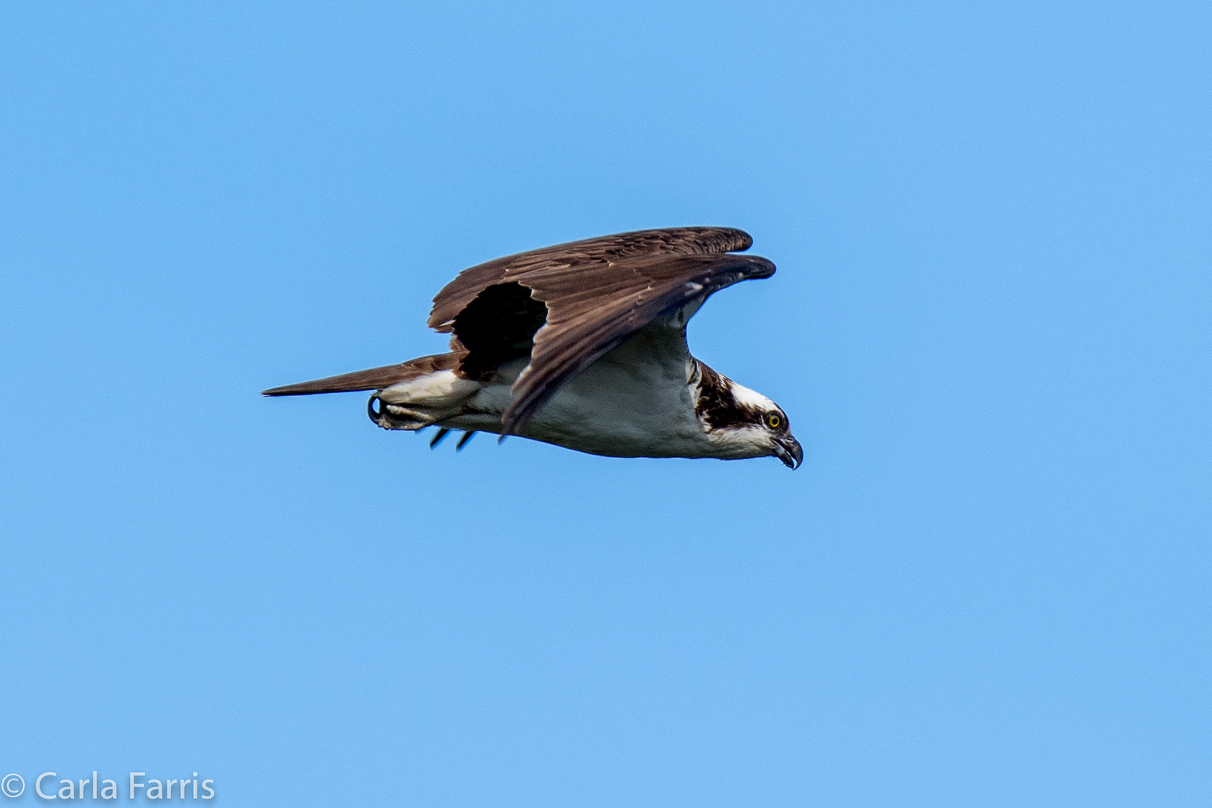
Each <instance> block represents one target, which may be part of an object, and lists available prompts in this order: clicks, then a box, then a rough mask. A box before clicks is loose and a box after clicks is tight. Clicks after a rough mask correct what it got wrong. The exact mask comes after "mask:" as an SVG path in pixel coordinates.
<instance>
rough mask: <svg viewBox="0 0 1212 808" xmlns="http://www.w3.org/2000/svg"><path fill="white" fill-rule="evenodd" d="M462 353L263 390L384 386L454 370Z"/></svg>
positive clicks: (301, 392) (302, 392)
mask: <svg viewBox="0 0 1212 808" xmlns="http://www.w3.org/2000/svg"><path fill="white" fill-rule="evenodd" d="M462 358H463V355H462V354H461V353H459V352H452V353H444V354H434V355H433V356H422V357H419V358H417V359H410V360H408V361H407V362H401V363H400V364H398V365H385V366H383V367H380V368H371V369H369V370H355V371H354V372H353V373H342V374H341V375H339V376H328V377H327V378H324V379H315V380H314V381H310V382H299V383H298V384H287V385H283V386H282V387H272V388H270V389H269V390H263V391H262V392H261V395H263V396H308V395H314V394H316V393H350V392H354V391H358V390H382V389H383V388H385V387H390V386H391V385H393V384H400V383H401V382H407V381H412V380H413V379H418V378H420V377H422V376H427V375H429V374H430V373H434V372H436V371H440V370H454V369H455V368H457V367H458V365H459V361H460V360H461V359H462Z"/></svg>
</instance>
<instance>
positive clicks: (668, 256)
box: [429, 227, 774, 434]
mask: <svg viewBox="0 0 1212 808" xmlns="http://www.w3.org/2000/svg"><path fill="white" fill-rule="evenodd" d="M750 244H752V239H751V238H750V237H749V235H748V234H746V233H744V232H742V231H740V230H731V229H728V228H712V227H697V228H691V227H687V228H677V229H671V230H645V231H640V232H635V233H622V234H619V235H615V236H604V237H601V238H595V239H588V240H586V241H577V242H572V243H570V244H561V245H557V246H555V247H546V248H544V249H541V250H535V251H533V252H528V253H521V254H519V255H513V256H509V257H507V258H499V259H497V260H495V261H490V262H488V263H486V264H480V265H479V266H475V267H472V268H470V269H468V270H465V271H464V272H463V273H461V274H460V275H459V276H458V277H457V278H455V280H454V281H452V282H451V283H450V284H448V285H447V286H446V287H445V288H444V289H443V290H442V291H441V292H439V293H438V296H437V297H436V298H434V307H433V311H432V313H431V314H430V318H429V324H430V326H431V327H433V328H435V329H437V330H438V331H447V332H449V331H453V332H454V334H455V338H456V341H457V342H458V343H459V344H460V346H462V347H465V349H466V350H467V351H468V354H467V356H466V357H465V358H464V360H463V361H462V363H461V365H460V369H461V370H463V371H464V372H465V373H467V374H468V375H471V376H473V377H474V376H476V375H477V374H480V373H483V372H485V370H486V369H488V368H490V367H494V366H495V365H496V364H498V363H500V362H501V361H503V360H507V359H509V358H514V357H522V356H526V355H527V354H529V359H530V361H529V364H528V366H527V368H526V369H525V371H523V373H522V375H521V376H519V378H518V380H517V381H516V382H515V383H514V386H513V393H514V403H513V404H512V405H511V406H510V408H509V409H508V410H507V411H506V413H505V416H504V419H503V420H504V433H505V434H508V433H509V432H512V431H514V430H515V429H516V428H517V427H518V426H519V425H520V424H521V423H523V422H524V421H525V420H526V419H528V418H529V417H531V416H532V415H534V413H535V412H537V411H538V409H539V408H540V407H542V406H543V404H544V403H545V402H546V401H547V400H548V399H549V398H550V397H551V396H552V394H554V393H555V391H556V390H558V389H559V387H560V385H561V384H563V383H564V382H566V381H567V380H568V379H569V378H571V377H572V376H573V375H575V374H576V373H578V372H580V371H581V370H583V369H584V368H585V367H587V366H588V365H590V364H592V363H593V362H595V361H597V360H598V359H599V358H600V357H601V356H602V355H603V354H605V353H606V352H608V351H610V350H611V349H613V348H615V347H617V346H618V345H619V344H620V343H622V342H623V341H624V340H626V339H627V338H628V337H630V336H631V335H632V334H634V333H635V332H636V331H638V330H639V329H641V328H643V327H644V326H646V325H648V324H650V323H652V322H653V321H654V320H656V319H658V318H660V317H661V316H663V315H665V314H667V313H670V312H672V311H675V310H677V309H679V308H681V307H682V306H685V305H686V304H688V303H691V302H693V301H695V300H700V299H702V298H705V297H706V296H708V295H710V294H711V293H712V292H715V291H717V290H719V289H722V288H724V287H725V286H729V285H731V284H733V283H736V282H738V281H741V280H745V279H747V278H765V277H769V276H770V275H771V274H773V273H774V264H772V263H770V262H769V261H767V260H766V259H765V258H758V257H756V256H742V255H733V254H728V250H743V249H747V248H748V247H749V245H750ZM535 301H539V302H540V303H541V304H543V305H539V304H536V303H535ZM532 345H533V347H532Z"/></svg>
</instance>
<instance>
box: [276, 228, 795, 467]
mask: <svg viewBox="0 0 1212 808" xmlns="http://www.w3.org/2000/svg"><path fill="white" fill-rule="evenodd" d="M752 244H753V239H752V238H750V237H749V234H748V233H744V232H742V231H740V230H734V229H731V228H722V227H679V228H671V229H666V230H641V231H637V232H634V233H619V234H617V235H613V236H602V237H599V238H592V239H586V240H584V241H574V242H570V243H568V244H559V245H556V246H554V247H544V248H543V249H539V250H533V251H530V252H524V253H519V254H517V255H511V256H507V257H505V258H498V259H496V260H494V261H489V262H487V263H484V264H479V265H478V266H474V267H471V268H470V269H466V270H464V271H463V272H461V273H460V274H459V275H458V277H456V278H455V279H454V280H453V281H451V282H450V283H448V284H447V285H446V287H445V288H443V289H442V291H440V292H438V296H437V297H435V298H434V301H433V309H432V311H431V312H430V315H429V326H430V328H433V329H435V330H436V331H439V332H444V333H449V334H451V335H452V337H451V340H450V350H449V351H448V352H447V353H442V354H436V355H433V356H423V357H420V358H419V359H412V360H409V361H407V362H403V363H401V364H398V365H388V366H386V367H379V368H372V369H370V370H360V371H356V372H354V373H346V374H343V375H340V376H331V377H328V378H325V379H317V380H315V381H310V382H302V383H300V384H290V385H286V386H285V387H275V388H273V389H271V390H266V391H265V392H264V394H265V395H267V396H298V395H309V394H313V393H342V392H349V391H355V390H361V391H366V390H373V391H374V392H373V394H372V395H371V397H370V403H369V405H368V411H369V414H370V419H371V420H372V421H374V422H375V423H376V424H377V425H379V426H381V427H383V428H384V429H404V430H410V431H415V430H419V429H424V428H425V427H429V426H435V427H437V428H438V432H437V434H436V435H435V437H434V439H433V440H432V441H431V443H430V445H431V446H433V445H436V444H437V443H438V442H439V441H440V440H441V439H442V438H444V437H445V436H446V435H447V434H448V433H449V432H450V431H451V430H462V431H463V432H464V433H465V434H464V435H463V438H462V440H460V441H459V448H462V446H463V444H465V443H466V442H467V440H468V439H470V437H471V436H472V435H474V434H475V433H476V432H491V433H495V434H498V435H500V436H501V438H502V439H504V437H505V436H507V435H518V436H521V437H524V438H531V439H533V440H538V441H543V442H545V443H552V444H555V445H557V446H564V447H566V448H569V449H575V450H576V451H579V452H588V453H589V454H596V455H606V456H610V457H715V458H720V459H723V460H738V459H742V458H750V457H777V458H778V459H779V460H781V461H782V462H783V463H784V464H786V465H787V466H788V467H789V468H792V469H794V468H796V467H797V466H799V464H800V463H801V462H802V460H803V457H804V455H803V449H802V448H801V447H800V444H799V442H798V441H796V439H795V438H794V437H793V436H792V434H791V429H790V424H789V423H788V421H787V414H786V413H784V412H783V410H782V409H780V408H779V406H778V405H777V404H775V403H774V402H773V401H771V400H770V399H769V398H767V397H766V396H764V395H762V394H761V393H758V392H755V391H753V390H750V389H749V388H747V387H742V386H741V385H739V384H737V383H736V382H734V381H732V380H731V379H729V378H727V377H725V376H723V375H721V374H719V373H717V372H716V371H714V370H712V369H711V368H709V367H708V366H707V365H705V364H704V363H702V362H700V361H699V360H697V359H695V358H694V357H693V356H691V355H690V349H689V348H688V346H687V344H686V323H687V321H688V320H689V319H690V317H691V316H692V315H693V314H694V313H695V312H696V311H697V310H698V308H699V307H700V306H701V305H703V301H705V300H706V299H707V297H708V296H709V295H711V294H712V293H713V292H716V291H718V290H720V289H723V288H724V287H726V286H731V285H732V284H734V283H737V282H739V281H743V280H748V279H750V278H768V277H770V276H771V275H773V274H774V264H772V263H771V262H770V261H768V260H766V259H765V258H760V257H758V256H755V255H738V254H737V252H736V251H739V250H747V249H748V248H749V247H750V245H752Z"/></svg>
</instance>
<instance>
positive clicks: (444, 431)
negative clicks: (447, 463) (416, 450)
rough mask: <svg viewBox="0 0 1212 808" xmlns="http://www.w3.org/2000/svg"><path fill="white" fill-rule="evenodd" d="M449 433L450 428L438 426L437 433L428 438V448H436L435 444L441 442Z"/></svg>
mask: <svg viewBox="0 0 1212 808" xmlns="http://www.w3.org/2000/svg"><path fill="white" fill-rule="evenodd" d="M449 434H450V429H448V428H447V427H440V428H439V429H438V434H436V435H434V436H433V438H431V439H430V441H429V448H430V449H434V448H437V445H438V444H439V443H441V442H442V439H443V438H445V437H446V436H447V435H449Z"/></svg>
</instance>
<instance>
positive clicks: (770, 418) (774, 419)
mask: <svg viewBox="0 0 1212 808" xmlns="http://www.w3.org/2000/svg"><path fill="white" fill-rule="evenodd" d="M782 425H783V419H782V418H780V417H779V416H778V413H774V412H772V413H770V414H769V415H767V416H766V426H768V427H770V428H771V429H778V428H779V427H780V426H782Z"/></svg>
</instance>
